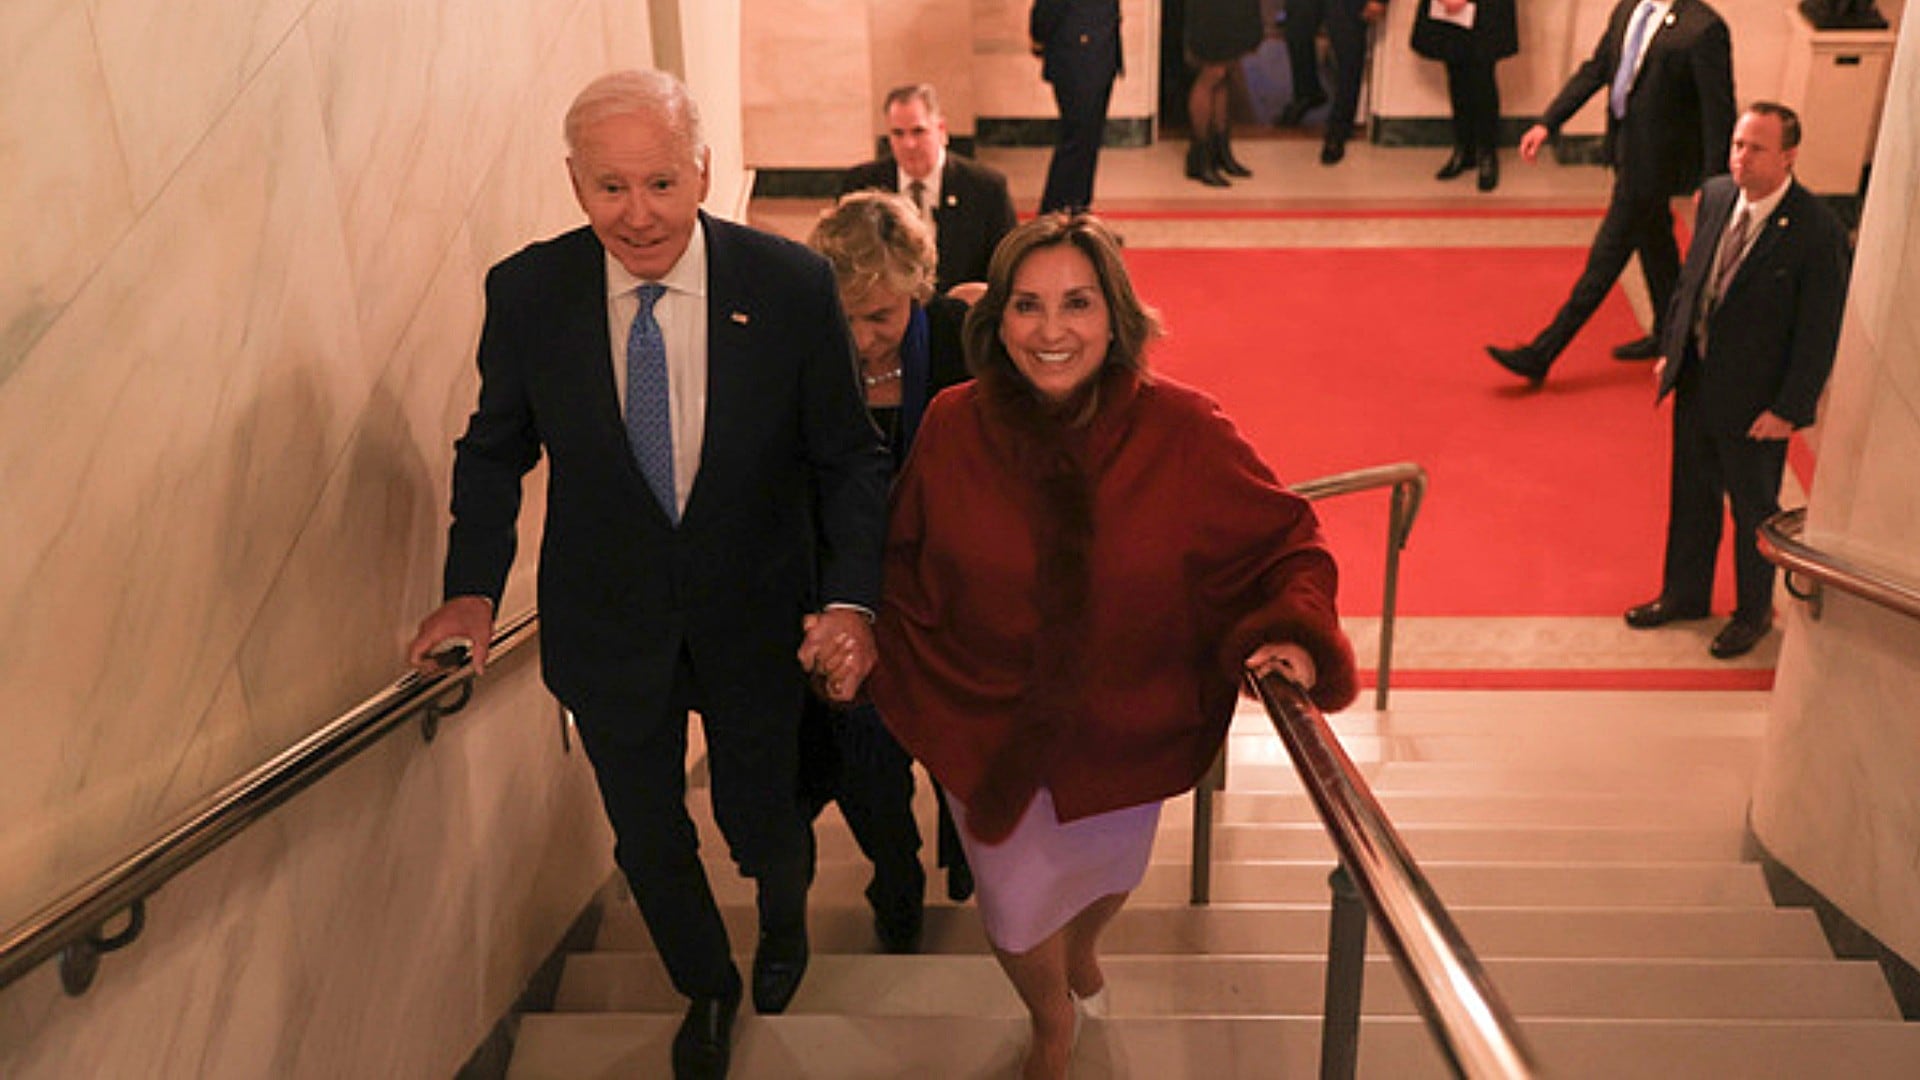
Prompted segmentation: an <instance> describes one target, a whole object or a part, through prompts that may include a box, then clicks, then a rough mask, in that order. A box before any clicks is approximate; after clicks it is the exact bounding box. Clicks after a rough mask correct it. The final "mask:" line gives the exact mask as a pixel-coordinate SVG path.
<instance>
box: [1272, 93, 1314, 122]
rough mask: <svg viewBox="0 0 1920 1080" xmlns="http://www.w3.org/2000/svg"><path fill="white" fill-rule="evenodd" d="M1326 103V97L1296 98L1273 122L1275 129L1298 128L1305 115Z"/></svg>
mask: <svg viewBox="0 0 1920 1080" xmlns="http://www.w3.org/2000/svg"><path fill="white" fill-rule="evenodd" d="M1326 103H1327V95H1325V94H1314V95H1312V96H1310V97H1296V98H1294V99H1293V100H1292V101H1289V102H1287V103H1286V105H1285V106H1284V107H1282V108H1281V110H1280V116H1279V118H1278V119H1276V120H1274V122H1273V125H1274V126H1275V127H1299V126H1300V122H1301V121H1302V120H1305V119H1306V118H1307V114H1308V113H1310V112H1312V111H1313V110H1315V109H1317V108H1319V107H1320V106H1322V105H1325V104H1326Z"/></svg>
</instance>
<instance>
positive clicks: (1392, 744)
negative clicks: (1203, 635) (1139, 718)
mask: <svg viewBox="0 0 1920 1080" xmlns="http://www.w3.org/2000/svg"><path fill="white" fill-rule="evenodd" d="M1339 737H1340V748H1341V749H1342V750H1344V751H1346V754H1347V757H1348V758H1350V759H1352V760H1353V761H1354V762H1355V763H1356V764H1359V763H1363V762H1383V761H1428V762H1448V761H1452V762H1501V763H1514V764H1520V763H1524V764H1530V765H1536V766H1542V765H1583V766H1591V765H1595V764H1604V765H1606V766H1607V767H1609V768H1615V769H1619V768H1634V767H1640V766H1655V767H1657V766H1666V765H1679V764H1701V765H1715V764H1719V765H1739V766H1741V767H1743V768H1745V769H1747V770H1751V769H1752V767H1753V766H1754V765H1755V764H1756V763H1757V762H1758V761H1759V758H1760V739H1759V738H1758V737H1756V736H1753V735H1745V734H1740V735H1649V736H1645V737H1641V738H1634V739H1623V738H1621V737H1620V735H1619V734H1618V733H1615V732H1608V733H1605V734H1598V733H1596V734H1582V735H1565V734H1560V733H1557V732H1556V733H1554V734H1553V735H1551V736H1544V735H1535V736H1531V737H1529V736H1521V735H1512V734H1498V735H1477V734H1457V733H1452V732H1447V733H1434V734H1417V735H1407V734H1398V733H1395V734H1386V733H1379V734H1375V733H1369V732H1357V731H1356V732H1340V733H1339ZM1227 760H1228V761H1229V762H1230V763H1231V764H1232V765H1235V766H1238V765H1282V766H1287V767H1288V768H1291V765H1290V764H1289V763H1290V761H1291V759H1290V758H1289V757H1288V755H1287V748H1286V746H1285V744H1283V743H1282V742H1281V741H1280V739H1279V738H1278V737H1277V736H1275V735H1274V733H1273V732H1272V731H1266V732H1262V733H1259V734H1245V735H1242V734H1235V735H1233V736H1231V737H1229V738H1228V740H1227Z"/></svg>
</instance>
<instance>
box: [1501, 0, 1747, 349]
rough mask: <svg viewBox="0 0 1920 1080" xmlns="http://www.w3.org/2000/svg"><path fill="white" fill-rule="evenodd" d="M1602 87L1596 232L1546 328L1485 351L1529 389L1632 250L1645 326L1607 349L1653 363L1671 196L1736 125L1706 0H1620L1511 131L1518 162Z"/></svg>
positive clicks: (1720, 162) (1689, 185)
mask: <svg viewBox="0 0 1920 1080" xmlns="http://www.w3.org/2000/svg"><path fill="white" fill-rule="evenodd" d="M1602 90H1604V91H1606V94H1607V136H1606V148H1607V161H1608V163H1609V164H1610V165H1612V166H1613V194H1612V196H1611V197H1610V198H1609V199H1608V201H1607V213H1606V216H1605V217H1603V218H1601V219H1600V227H1599V229H1597V230H1596V231H1595V232H1594V236H1593V246H1592V247H1591V248H1590V249H1589V250H1588V252H1587V265H1586V268H1585V269H1584V270H1582V271H1581V272H1580V278H1579V280H1577V281H1575V282H1574V285H1573V292H1572V294H1571V295H1570V296H1568V297H1567V302H1566V303H1565V304H1564V305H1562V306H1561V308H1560V312H1559V314H1557V315H1555V316H1554V318H1553V321H1552V322H1551V323H1549V324H1548V325H1547V328H1546V329H1544V330H1542V331H1540V333H1539V334H1537V335H1535V337H1534V339H1533V340H1532V341H1530V342H1528V343H1526V344H1524V345H1516V346H1513V347H1511V348H1508V347H1503V346H1499V345H1489V346H1487V354H1488V355H1489V356H1491V357H1493V359H1494V362H1495V363H1497V364H1499V365H1500V366H1501V367H1503V368H1506V369H1507V370H1508V371H1510V372H1512V373H1514V374H1515V375H1518V376H1520V377H1521V378H1523V379H1525V380H1527V382H1528V383H1529V384H1531V385H1533V386H1539V385H1540V384H1541V383H1542V382H1544V381H1546V378H1547V370H1548V369H1549V368H1551V367H1552V366H1553V362H1554V360H1555V359H1557V358H1558V357H1559V355H1560V353H1561V352H1562V351H1563V350H1564V349H1566V347H1567V345H1568V344H1570V343H1571V342H1572V341H1573V338H1574V335H1575V334H1578V333H1579V332H1580V328H1581V327H1583V326H1585V325H1586V324H1587V319H1589V318H1590V317H1592V315H1593V313H1594V312H1595V311H1596V310H1598V309H1599V307H1600V301H1602V300H1604V299H1606V296H1607V292H1608V290H1610V289H1612V288H1613V283H1614V282H1615V281H1616V280H1618V279H1619V277H1620V272H1621V271H1622V270H1625V269H1626V266H1627V259H1628V258H1629V257H1630V256H1632V255H1634V254H1635V253H1638V254H1639V256H1640V269H1641V270H1642V271H1643V272H1644V273H1645V274H1646V277H1647V291H1648V292H1650V293H1652V294H1653V311H1654V319H1655V323H1654V328H1653V333H1652V334H1649V335H1648V336H1646V337H1644V338H1640V339H1638V340H1635V341H1629V342H1627V343H1625V344H1623V345H1620V346H1619V347H1617V348H1615V349H1614V350H1613V355H1614V357H1615V358H1617V359H1620V360H1651V359H1653V358H1654V356H1655V355H1656V353H1657V352H1658V349H1659V340H1658V339H1659V336H1660V331H1661V326H1660V324H1659V319H1660V318H1661V317H1662V316H1663V315H1664V313H1665V312H1666V310H1667V307H1668V305H1669V304H1670V303H1672V301H1673V284H1674V279H1675V278H1676V277H1677V276H1678V275H1679V273H1680V246H1679V245H1678V244H1677V243H1675V242H1674V239H1673V210H1672V208H1671V207H1670V206H1669V205H1668V200H1670V199H1671V198H1672V197H1673V196H1675V195H1684V194H1686V193H1688V192H1690V191H1692V190H1694V189H1695V188H1697V187H1699V186H1700V181H1701V178H1703V177H1707V176H1713V175H1715V174H1717V173H1722V172H1725V171H1726V168H1727V139H1728V136H1729V135H1730V134H1731V133H1732V131H1733V114H1734V107H1733V40H1732V37H1731V36H1730V35H1729V34H1728V32H1727V24H1726V23H1725V22H1724V21H1722V20H1721V18H1720V14H1719V12H1716V11H1715V10H1713V8H1711V7H1709V6H1708V5H1707V4H1706V3H1705V2H1704V0H1620V2H1619V4H1618V5H1617V6H1615V7H1614V9H1613V14H1612V15H1611V16H1609V17H1608V20H1607V29H1606V32H1605V33H1603V34H1601V35H1600V42H1599V44H1597V45H1596V46H1594V50H1593V55H1592V56H1590V57H1588V58H1587V62H1586V63H1584V64H1582V65H1580V67H1579V69H1578V70H1576V71H1575V72H1574V73H1573V75H1572V77H1571V78H1569V79H1568V80H1567V85H1566V86H1565V87H1563V88H1561V90H1560V93H1559V95H1558V96H1556V97H1555V98H1554V99H1553V101H1552V102H1551V103H1549V104H1548V105H1547V109H1546V112H1544V113H1542V114H1541V116H1540V122H1539V123H1538V124H1535V125H1533V126H1532V127H1530V128H1528V129H1527V130H1526V133H1525V134H1523V135H1521V137H1520V157H1521V158H1522V159H1523V160H1525V161H1527V162H1533V161H1534V160H1536V159H1537V158H1538V157H1539V154H1540V147H1541V146H1542V145H1544V144H1545V143H1546V141H1547V139H1548V137H1549V136H1550V135H1552V134H1553V133H1554V132H1557V131H1559V130H1560V127H1561V125H1563V124H1565V123H1566V122H1567V121H1568V120H1570V119H1572V118H1573V114H1574V113H1576V112H1579V111H1580V107H1581V106H1582V105H1584V104H1586V102H1587V99H1588V98H1591V97H1592V96H1593V95H1594V94H1596V93H1599V92H1601V91H1602Z"/></svg>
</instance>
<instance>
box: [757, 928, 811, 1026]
mask: <svg viewBox="0 0 1920 1080" xmlns="http://www.w3.org/2000/svg"><path fill="white" fill-rule="evenodd" d="M806 974H807V934H806V931H805V930H802V931H800V932H799V933H797V934H792V933H788V934H769V933H766V932H764V931H763V932H762V933H761V934H760V947H759V948H757V949H755V950H754V951H753V1009H754V1011H755V1012H757V1013H759V1014H760V1015H762V1016H774V1015H776V1014H779V1013H782V1012H785V1011H786V1009H787V1003H788V1002H790V1001H792V1000H793V995H794V992H795V991H796V990H799V989H800V980H801V979H802V978H803V977H804V976H805V975H806Z"/></svg>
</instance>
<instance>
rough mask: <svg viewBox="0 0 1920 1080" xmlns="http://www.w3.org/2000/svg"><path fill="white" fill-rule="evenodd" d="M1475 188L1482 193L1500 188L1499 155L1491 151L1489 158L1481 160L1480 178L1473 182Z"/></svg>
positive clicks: (1488, 154) (1488, 153)
mask: <svg viewBox="0 0 1920 1080" xmlns="http://www.w3.org/2000/svg"><path fill="white" fill-rule="evenodd" d="M1473 186H1474V187H1477V188H1479V189H1480V190H1481V191H1492V190H1493V189H1494V188H1497V187H1499V186H1500V157H1499V155H1497V154H1495V153H1494V152H1493V151H1491V150H1489V151H1487V156H1486V157H1483V158H1481V159H1480V178H1479V179H1477V180H1475V181H1474V182H1473Z"/></svg>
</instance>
